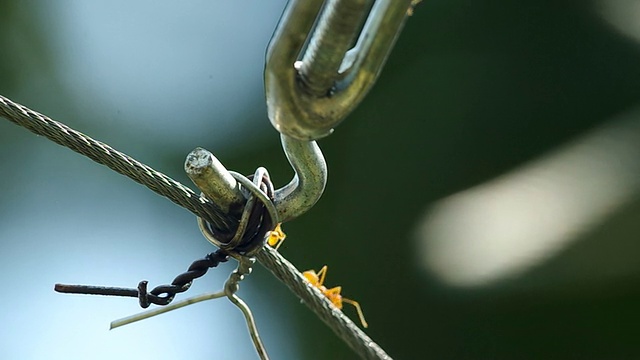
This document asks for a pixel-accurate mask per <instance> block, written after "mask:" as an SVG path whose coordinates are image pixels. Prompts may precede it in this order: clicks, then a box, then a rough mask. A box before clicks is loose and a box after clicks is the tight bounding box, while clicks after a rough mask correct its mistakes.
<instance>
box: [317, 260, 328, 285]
mask: <svg viewBox="0 0 640 360" xmlns="http://www.w3.org/2000/svg"><path fill="white" fill-rule="evenodd" d="M326 275H327V265H325V266H323V267H322V269H320V271H318V278H319V279H320V280H318V286H320V285H322V284H324V277H325V276H326Z"/></svg>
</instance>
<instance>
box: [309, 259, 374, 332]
mask: <svg viewBox="0 0 640 360" xmlns="http://www.w3.org/2000/svg"><path fill="white" fill-rule="evenodd" d="M302 275H303V276H304V277H305V278H306V279H307V281H309V282H310V283H311V285H313V286H315V287H317V288H318V289H320V291H321V292H322V294H324V296H326V297H327V298H328V299H329V301H331V303H332V304H333V305H335V307H337V308H338V309H340V310H342V302H346V303H348V304H351V305H353V306H354V307H355V308H356V310H357V311H358V316H359V317H360V322H361V323H362V326H363V327H364V328H367V327H369V325H368V324H367V321H366V320H365V319H364V314H363V313H362V309H361V308H360V304H359V303H358V302H357V301H355V300H351V299H347V298H344V297H342V295H340V291H342V286H336V287H334V288H331V289H327V288H326V287H325V286H324V285H323V284H324V277H325V276H326V275H327V265H325V266H323V267H322V269H320V271H318V272H317V273H316V272H315V271H314V270H307V271H305V272H303V273H302Z"/></svg>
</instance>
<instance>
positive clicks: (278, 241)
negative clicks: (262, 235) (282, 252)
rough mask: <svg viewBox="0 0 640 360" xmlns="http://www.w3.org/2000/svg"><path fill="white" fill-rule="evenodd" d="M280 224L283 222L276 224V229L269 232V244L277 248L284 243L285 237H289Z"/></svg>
mask: <svg viewBox="0 0 640 360" xmlns="http://www.w3.org/2000/svg"><path fill="white" fill-rule="evenodd" d="M280 225H281V223H280V224H278V225H276V228H275V229H273V230H272V231H269V232H268V233H267V244H269V245H270V246H271V247H273V248H275V249H276V250H278V248H280V245H282V243H283V242H284V239H286V238H287V235H286V234H285V233H284V231H282V229H281V228H280Z"/></svg>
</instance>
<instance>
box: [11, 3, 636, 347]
mask: <svg viewBox="0 0 640 360" xmlns="http://www.w3.org/2000/svg"><path fill="white" fill-rule="evenodd" d="M284 5H285V1H282V0H279V1H256V0H252V1H242V2H238V1H216V2H213V1H192V2H187V3H176V2H152V1H138V2H134V3H131V2H126V1H120V0H119V1H109V2H106V1H102V2H86V1H78V0H76V1H71V0H64V1H56V2H44V1H3V2H1V3H0V54H1V56H0V93H1V94H2V95H5V96H7V97H9V98H11V99H13V100H15V101H18V102H20V103H22V104H24V105H26V106H28V107H30V108H32V109H34V110H36V111H39V112H42V113H44V114H47V115H48V116H50V117H52V118H54V119H56V120H59V121H62V122H64V123H66V124H68V125H70V126H72V127H74V128H76V129H78V130H80V131H82V132H84V133H86V134H88V135H90V136H92V137H94V138H96V139H98V140H101V141H104V142H106V143H108V144H110V145H112V146H113V147H115V148H117V149H119V150H121V151H124V152H126V153H128V154H130V155H132V156H133V157H135V158H137V159H139V160H141V161H143V162H145V163H147V164H149V165H151V166H152V167H154V168H156V169H158V170H160V171H162V172H164V173H166V174H168V175H170V176H172V177H174V178H175V179H177V180H179V181H182V182H183V183H185V184H189V185H190V186H192V184H191V183H190V182H189V180H188V178H187V177H186V176H185V175H184V173H183V170H182V166H183V161H184V158H185V156H186V154H187V153H188V152H189V151H191V150H192V149H193V148H195V147H197V146H202V147H204V148H207V149H208V150H210V151H212V152H214V153H215V154H216V155H217V156H218V158H219V159H220V160H221V161H222V162H223V163H224V164H225V165H226V166H227V168H229V169H233V170H236V171H239V172H242V173H252V172H253V170H254V169H255V168H256V167H257V166H266V167H267V168H268V169H269V170H270V172H271V175H272V178H273V179H275V183H276V185H277V186H282V185H284V184H286V183H287V182H288V181H289V180H290V178H291V176H292V171H291V170H290V168H289V167H288V165H287V162H286V159H285V157H284V155H283V154H282V150H281V149H280V145H279V141H278V136H277V133H276V131H275V130H274V129H273V128H272V127H271V125H270V124H269V121H268V120H267V118H266V108H265V104H264V92H263V84H262V71H263V67H264V53H265V50H266V47H267V44H268V41H269V38H270V36H271V33H272V31H273V29H274V28H275V25H276V23H277V21H278V18H279V16H280V14H281V12H282V9H283V8H284ZM639 41H640V1H637V0H592V1H587V0H584V1H573V0H542V1H535V2H521V1H501V2H496V1H451V0H447V1H444V0H429V1H424V2H423V3H422V4H421V5H420V6H419V7H418V9H417V11H416V13H415V15H414V16H413V17H412V18H411V19H409V22H408V23H407V26H406V27H405V30H404V32H403V33H402V35H401V37H400V39H399V41H398V43H397V45H396V48H395V50H394V51H393V53H392V55H391V57H390V59H389V61H388V63H387V66H386V68H385V69H384V72H383V74H382V76H381V78H380V80H379V81H378V83H377V84H376V86H375V87H374V89H373V90H372V91H371V93H370V94H369V95H368V97H367V98H366V99H365V101H364V102H363V103H362V104H361V105H360V106H359V107H358V109H357V110H356V111H355V112H354V113H353V114H352V115H351V116H350V117H349V118H348V119H347V121H345V122H344V123H343V124H341V125H340V126H339V127H338V128H337V130H336V132H335V133H334V134H333V135H331V136H330V137H328V138H326V139H323V140H322V141H320V146H321V147H322V149H323V151H324V153H325V155H326V158H327V162H328V165H329V183H328V186H327V189H326V192H325V195H324V196H323V198H322V199H321V200H320V202H319V203H318V204H317V205H316V206H315V207H314V208H313V209H312V210H311V211H310V212H309V213H307V214H306V215H304V216H303V217H301V218H299V219H297V220H295V221H293V222H291V223H288V224H286V225H285V227H284V229H285V231H286V232H287V234H288V238H287V241H286V242H285V244H284V245H283V247H282V248H281V252H282V253H283V254H284V255H285V256H286V257H287V258H288V259H289V260H291V261H292V262H293V263H294V264H296V265H297V266H298V267H299V268H300V269H303V270H304V269H310V268H314V269H316V270H317V269H319V268H320V267H321V266H322V265H324V264H327V265H328V266H329V273H328V276H327V283H328V285H331V286H333V285H342V286H343V294H344V295H345V296H347V297H349V298H353V299H356V300H358V301H359V302H360V303H361V304H362V307H363V310H364V312H365V315H366V316H367V319H368V321H369V324H370V328H369V329H368V333H369V334H370V336H371V337H372V338H373V339H375V340H376V341H377V342H378V343H379V344H380V345H381V346H382V347H383V348H384V349H385V350H386V351H387V352H389V354H391V355H392V356H393V357H395V358H397V359H419V358H425V359H428V358H434V359H540V358H544V359H568V358H573V359H636V358H640V341H639V340H638V339H639V338H640V329H639V325H638V324H640V315H639V313H640V312H639V310H638V309H639V305H638V304H640V287H639V286H640V262H639V261H638V258H639V256H640V242H639V241H638V240H640V239H639V236H638V234H640V202H639V201H638V193H639V191H640V181H638V179H640V160H639V159H640V108H639V107H638V105H639V102H640V44H638V42H639ZM0 141H1V142H0V169H1V170H0V171H1V173H2V176H0V184H1V189H2V191H1V192H0V271H1V273H2V274H3V275H2V284H3V286H2V288H3V296H2V300H0V305H1V309H2V310H0V320H1V321H0V326H1V327H2V330H1V332H0V333H1V334H2V335H1V336H0V357H1V358H3V359H112V358H121V359H133V358H154V359H176V358H177V359H186V358H189V359H253V358H256V355H255V351H254V349H253V347H252V345H251V341H250V338H249V335H248V333H247V330H246V328H245V325H244V320H243V318H242V316H241V314H240V312H239V311H238V310H237V309H236V308H235V307H233V305H231V304H230V303H229V302H227V301H225V300H216V301H211V302H208V303H202V304H198V305H194V306H190V307H188V308H185V309H181V310H178V311H175V312H173V313H169V314H165V315H162V316H159V317H156V318H153V319H149V320H146V321H144V322H141V323H136V324H133V325H129V326H126V327H124V328H120V329H116V330H113V331H109V330H108V324H109V322H110V321H112V320H114V319H117V318H120V317H123V316H127V315H130V314H132V313H135V312H138V311H139V308H138V307H137V301H136V300H135V299H125V298H104V297H89V296H72V295H60V294H56V293H54V292H53V284H54V283H56V282H64V283H84V284H101V285H113V286H130V287H134V286H135V285H136V284H137V283H138V281H140V280H142V279H147V280H149V282H150V286H155V285H158V284H165V283H168V282H170V281H171V280H172V279H173V277H174V276H175V275H177V274H178V273H181V272H182V271H184V270H185V269H186V267H188V265H189V264H190V263H191V262H192V261H193V260H195V259H197V258H200V257H202V256H204V255H205V254H206V253H208V252H211V251H212V250H213V249H212V248H211V246H210V245H209V244H208V243H207V242H206V241H205V240H204V239H203V238H202V236H201V235H200V233H199V231H198V229H197V226H196V223H195V219H194V217H193V216H192V215H191V214H190V213H188V212H187V211H185V210H183V209H181V208H179V207H177V206H175V205H174V204H173V203H171V202H170V201H168V200H166V199H163V198H160V197H158V196H156V195H155V194H153V193H152V192H150V191H148V190H147V189H145V188H144V187H142V186H140V185H138V184H136V183H134V182H132V181H130V180H129V179H127V178H125V177H123V176H120V175H118V174H115V173H113V172H111V171H110V170H108V169H107V168H105V167H103V166H100V165H97V164H95V163H93V162H92V161H90V160H88V159H86V158H83V157H81V156H79V155H77V154H75V153H73V152H72V151H70V150H68V149H66V148H62V147H60V146H58V145H56V144H54V143H51V142H50V141H47V140H46V139H43V138H40V137H37V136H34V135H32V134H31V133H29V132H28V131H26V130H24V129H21V128H19V127H17V126H15V125H13V124H11V123H9V122H8V121H0ZM192 188H193V186H192ZM233 268H234V264H225V265H224V266H221V267H220V268H217V269H214V270H212V271H210V273H209V274H208V275H207V276H206V277H205V278H202V279H199V280H197V281H196V282H195V284H194V286H193V287H192V289H191V290H190V291H189V292H188V293H187V294H188V295H191V296H192V295H195V294H198V293H201V292H205V291H213V290H217V289H220V288H221V287H222V285H223V283H224V281H225V279H226V278H227V276H228V274H229V272H230V271H232V269H233ZM239 295H240V296H241V297H242V298H244V299H245V301H246V302H247V303H248V304H249V305H250V306H251V308H252V309H253V311H254V314H255V316H256V321H257V323H258V327H259V330H260V332H261V335H262V337H263V339H264V341H265V345H266V347H267V350H268V352H269V353H270V355H271V356H272V358H274V359H329V358H330V359H351V358H354V357H355V356H354V355H353V353H352V352H351V351H350V350H349V349H348V348H347V347H346V345H344V344H343V343H342V342H341V341H340V340H339V339H338V338H337V337H336V336H334V334H333V333H332V332H331V331H330V330H329V329H328V328H326V327H325V326H324V324H323V323H322V322H321V321H320V320H318V319H317V318H316V317H315V316H314V315H313V314H312V313H311V312H310V311H309V310H307V308H306V307H304V306H303V305H301V304H300V303H299V301H298V300H297V299H296V298H295V296H293V295H292V294H291V293H289V292H288V291H287V290H286V288H285V287H284V285H282V284H280V283H278V282H277V281H276V280H274V279H273V277H272V276H271V275H270V274H269V273H268V272H267V271H266V270H264V269H263V268H261V267H260V266H257V267H256V268H255V271H254V273H253V274H252V275H251V276H250V277H249V278H247V279H246V280H245V281H244V282H243V283H242V285H241V290H240V293H239ZM345 312H346V313H347V315H349V316H350V317H352V318H353V319H354V320H357V318H356V313H355V311H354V310H353V309H352V308H349V307H348V306H347V307H346V308H345Z"/></svg>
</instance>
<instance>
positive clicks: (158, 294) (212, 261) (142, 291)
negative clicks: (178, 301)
mask: <svg viewBox="0 0 640 360" xmlns="http://www.w3.org/2000/svg"><path fill="white" fill-rule="evenodd" d="M228 260H229V255H228V254H227V253H226V252H224V251H222V250H218V251H216V252H213V253H210V254H208V255H207V256H205V257H204V259H199V260H196V261H194V262H193V263H192V264H191V266H189V269H187V271H186V272H184V273H182V274H180V275H178V276H176V277H175V279H173V281H172V282H171V284H170V285H160V286H156V287H155V288H153V290H151V291H147V285H148V283H149V282H148V281H146V280H142V281H140V282H139V283H138V287H137V288H136V289H131V288H119V287H105V286H93V285H67V284H56V285H55V286H54V290H55V291H57V292H60V293H66V294H88V295H107V296H126V297H137V298H138V301H139V302H140V306H141V307H142V308H148V307H149V305H150V304H155V305H168V304H169V303H171V301H173V299H174V298H175V296H176V294H179V293H183V292H185V291H187V290H189V288H190V287H191V284H192V283H193V280H195V279H197V278H199V277H201V276H203V275H204V274H206V273H207V271H208V270H209V269H211V268H214V267H216V266H218V265H219V264H220V263H223V262H226V261H228Z"/></svg>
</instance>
